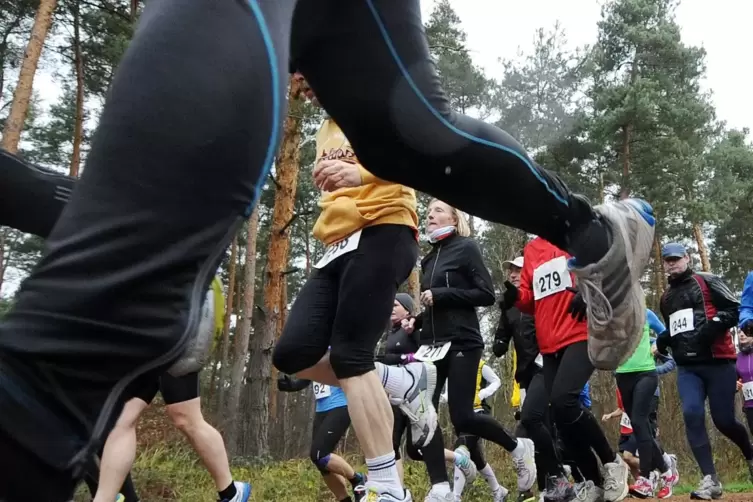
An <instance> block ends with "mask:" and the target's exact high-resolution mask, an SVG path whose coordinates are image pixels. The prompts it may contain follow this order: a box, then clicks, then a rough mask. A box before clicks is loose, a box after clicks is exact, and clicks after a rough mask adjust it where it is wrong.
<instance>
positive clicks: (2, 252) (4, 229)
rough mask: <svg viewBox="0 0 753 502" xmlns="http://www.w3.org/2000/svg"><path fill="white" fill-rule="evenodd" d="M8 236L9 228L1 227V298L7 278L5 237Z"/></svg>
mask: <svg viewBox="0 0 753 502" xmlns="http://www.w3.org/2000/svg"><path fill="white" fill-rule="evenodd" d="M7 236H8V229H7V228H5V227H3V228H0V298H2V293H3V282H4V280H5V239H6V237H7Z"/></svg>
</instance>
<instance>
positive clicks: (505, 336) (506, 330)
mask: <svg viewBox="0 0 753 502" xmlns="http://www.w3.org/2000/svg"><path fill="white" fill-rule="evenodd" d="M514 330H515V328H514V327H513V326H512V323H511V322H510V318H509V317H507V312H505V311H504V310H502V313H501V314H500V316H499V323H498V324H497V331H496V332H495V333H494V339H495V340H499V341H500V342H502V343H503V344H504V345H509V343H510V340H512V333H513V331H514Z"/></svg>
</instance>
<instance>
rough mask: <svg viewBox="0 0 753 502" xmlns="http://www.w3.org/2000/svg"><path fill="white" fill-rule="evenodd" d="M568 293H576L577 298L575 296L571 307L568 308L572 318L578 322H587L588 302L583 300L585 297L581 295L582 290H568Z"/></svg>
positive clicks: (571, 301)
mask: <svg viewBox="0 0 753 502" xmlns="http://www.w3.org/2000/svg"><path fill="white" fill-rule="evenodd" d="M567 290H568V291H570V292H571V293H575V296H573V299H572V300H570V306H569V307H568V308H567V311H568V312H569V313H570V316H571V317H572V318H573V319H575V320H576V321H578V322H583V321H585V320H586V301H585V300H584V299H583V295H582V294H581V292H580V290H579V289H577V288H570V287H569V288H567Z"/></svg>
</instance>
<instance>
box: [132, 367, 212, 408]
mask: <svg viewBox="0 0 753 502" xmlns="http://www.w3.org/2000/svg"><path fill="white" fill-rule="evenodd" d="M158 391H159V393H160V394H162V399H164V400H165V404H178V403H185V402H186V401H190V400H192V399H196V398H197V397H199V372H198V371H197V372H195V373H189V374H187V375H183V376H181V377H174V376H172V375H171V374H169V373H165V374H163V375H162V376H161V377H159V379H157V380H153V379H151V380H150V382H149V383H148V384H145V385H143V386H141V389H140V390H139V391H137V393H136V395H135V396H133V397H137V398H139V399H141V400H142V401H144V402H145V403H146V404H150V403H151V402H152V401H153V400H154V398H155V397H156V396H157V392H158Z"/></svg>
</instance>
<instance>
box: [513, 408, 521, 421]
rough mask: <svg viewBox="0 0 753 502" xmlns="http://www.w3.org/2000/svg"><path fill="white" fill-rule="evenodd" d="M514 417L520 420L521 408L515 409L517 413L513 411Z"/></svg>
mask: <svg viewBox="0 0 753 502" xmlns="http://www.w3.org/2000/svg"><path fill="white" fill-rule="evenodd" d="M513 417H514V418H515V421H516V422H520V410H515V413H513Z"/></svg>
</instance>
